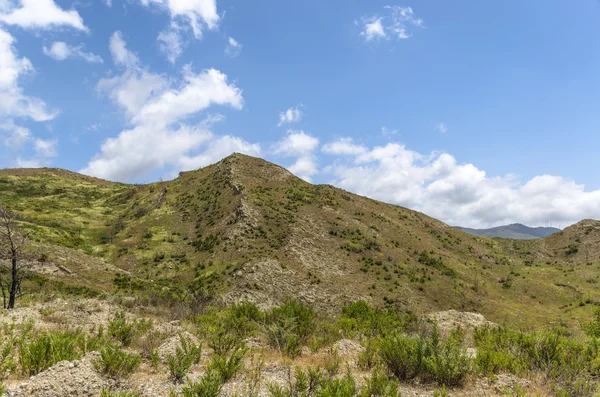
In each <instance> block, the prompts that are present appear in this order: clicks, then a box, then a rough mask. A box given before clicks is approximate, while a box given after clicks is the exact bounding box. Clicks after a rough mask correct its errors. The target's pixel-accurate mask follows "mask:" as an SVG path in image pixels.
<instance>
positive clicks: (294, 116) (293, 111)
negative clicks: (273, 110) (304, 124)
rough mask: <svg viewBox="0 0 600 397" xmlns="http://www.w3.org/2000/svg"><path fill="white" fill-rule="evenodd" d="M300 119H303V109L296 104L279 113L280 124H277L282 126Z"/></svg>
mask: <svg viewBox="0 0 600 397" xmlns="http://www.w3.org/2000/svg"><path fill="white" fill-rule="evenodd" d="M300 120H302V110H300V109H299V108H298V106H295V107H292V108H289V109H288V110H286V111H284V112H281V113H279V124H277V126H278V127H281V126H282V125H284V124H289V123H297V122H299V121H300Z"/></svg>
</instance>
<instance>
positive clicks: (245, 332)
mask: <svg viewBox="0 0 600 397" xmlns="http://www.w3.org/2000/svg"><path fill="white" fill-rule="evenodd" d="M263 320H264V315H263V313H262V312H261V311H260V309H259V308H258V307H257V306H256V305H255V304H254V303H251V302H244V303H238V304H236V305H234V306H232V307H231V308H230V310H229V313H228V315H227V317H226V318H225V321H224V324H223V325H224V327H225V329H227V330H229V332H230V333H232V334H234V335H237V336H238V339H244V338H247V337H249V336H252V335H254V334H255V333H256V331H257V329H258V328H257V324H258V323H260V322H261V321H263Z"/></svg>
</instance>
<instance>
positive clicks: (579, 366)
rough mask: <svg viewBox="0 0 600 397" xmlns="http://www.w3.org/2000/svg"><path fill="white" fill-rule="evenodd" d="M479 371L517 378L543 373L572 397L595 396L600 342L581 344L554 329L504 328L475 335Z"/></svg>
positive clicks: (476, 363)
mask: <svg viewBox="0 0 600 397" xmlns="http://www.w3.org/2000/svg"><path fill="white" fill-rule="evenodd" d="M474 341H475V345H476V347H477V357H476V358H475V365H476V368H477V369H478V370H479V371H481V372H484V373H498V372H501V371H508V372H511V373H515V374H521V373H530V372H540V373H542V374H543V375H544V376H545V377H546V378H548V379H549V380H550V382H551V383H552V384H554V385H555V386H556V387H557V390H558V389H562V390H563V391H564V392H565V393H566V395H569V396H584V395H591V394H593V392H594V391H595V390H597V383H596V382H593V381H592V379H593V378H594V377H595V376H596V373H595V371H596V369H597V368H598V366H597V364H596V363H597V362H598V357H600V341H598V340H597V339H595V338H591V339H590V340H589V341H588V343H581V342H578V341H577V340H575V339H573V338H572V337H570V336H568V335H566V334H565V332H564V330H561V329H554V330H549V331H537V332H518V331H513V330H510V329H508V328H504V327H483V328H479V329H477V330H476V331H475V334H474Z"/></svg>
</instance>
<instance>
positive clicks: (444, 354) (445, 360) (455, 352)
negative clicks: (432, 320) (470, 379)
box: [423, 326, 472, 386]
mask: <svg viewBox="0 0 600 397" xmlns="http://www.w3.org/2000/svg"><path fill="white" fill-rule="evenodd" d="M455 335H456V334H455ZM423 365H424V369H425V372H426V374H427V376H428V377H430V378H431V379H432V380H434V381H436V382H437V383H438V384H440V385H446V386H460V385H462V384H463V382H464V380H465V378H466V377H467V375H468V374H469V373H470V372H471V369H472V360H471V358H470V357H469V356H467V354H466V352H465V350H464V349H463V348H462V336H451V337H450V338H448V340H447V341H441V340H440V338H439V333H438V329H437V326H434V329H433V333H432V335H431V336H430V337H429V338H428V340H427V346H426V351H425V356H424V357H423Z"/></svg>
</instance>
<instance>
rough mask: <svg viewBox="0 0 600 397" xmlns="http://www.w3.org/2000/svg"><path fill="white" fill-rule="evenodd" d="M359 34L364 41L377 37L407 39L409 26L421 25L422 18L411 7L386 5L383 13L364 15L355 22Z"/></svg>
mask: <svg viewBox="0 0 600 397" xmlns="http://www.w3.org/2000/svg"><path fill="white" fill-rule="evenodd" d="M356 24H357V25H359V26H360V28H361V31H360V35H361V37H363V38H364V39H365V41H372V40H379V39H391V38H396V39H408V38H409V37H410V33H409V32H408V30H409V29H410V28H411V27H423V26H424V24H423V20H422V19H420V18H417V17H416V15H415V12H414V11H413V9H412V8H411V7H401V6H386V7H384V12H383V15H372V16H365V17H362V18H361V19H360V21H357V22H356Z"/></svg>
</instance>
